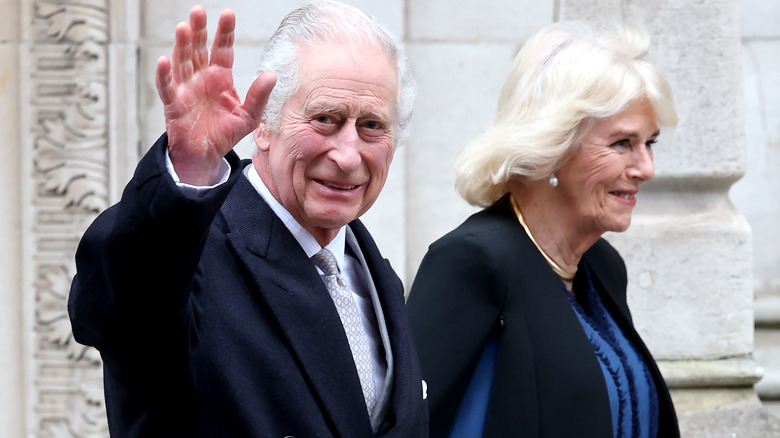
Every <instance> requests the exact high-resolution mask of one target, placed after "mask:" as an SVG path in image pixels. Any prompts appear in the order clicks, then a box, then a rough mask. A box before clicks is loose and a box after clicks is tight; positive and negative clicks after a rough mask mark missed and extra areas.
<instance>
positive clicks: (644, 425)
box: [564, 264, 658, 438]
mask: <svg viewBox="0 0 780 438" xmlns="http://www.w3.org/2000/svg"><path fill="white" fill-rule="evenodd" d="M580 268H581V269H582V268H584V270H585V283H584V286H585V287H583V288H582V290H578V292H577V293H578V298H577V299H575V297H574V296H573V295H572V294H571V293H570V292H569V291H568V290H566V291H565V292H566V296H567V298H568V299H569V302H570V303H571V305H572V308H574V311H575V313H576V314H577V318H579V320H580V324H582V328H583V329H584V330H585V334H586V335H587V336H588V339H589V340H590V342H591V344H592V345H593V350H594V352H595V353H596V357H597V358H598V360H599V364H600V365H601V369H602V372H603V373H604V381H605V383H606V385H607V391H608V393H609V401H610V407H611V410H612V428H613V430H614V432H615V437H616V438H624V437H625V438H629V437H630V438H655V437H656V435H657V433H658V391H657V390H656V387H655V383H654V382H653V377H652V376H651V374H650V370H649V369H648V367H647V364H646V362H645V359H644V358H643V357H642V356H641V354H640V353H639V352H638V351H637V350H636V348H635V347H634V345H633V344H632V343H631V341H629V340H628V339H627V338H626V336H625V335H624V334H623V331H622V330H621V329H620V327H619V326H618V325H617V323H616V322H615V320H614V319H613V318H612V316H611V315H610V314H609V312H608V311H607V309H606V308H605V307H604V304H603V303H602V301H601V297H599V294H598V291H596V288H595V287H594V286H593V279H592V275H591V272H590V270H589V269H588V267H587V265H585V264H582V265H581V267H580ZM564 289H565V288H564Z"/></svg>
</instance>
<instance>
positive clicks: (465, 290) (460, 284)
mask: <svg viewBox="0 0 780 438" xmlns="http://www.w3.org/2000/svg"><path fill="white" fill-rule="evenodd" d="M501 269H502V267H501V263H500V261H499V260H497V255H496V254H495V251H491V250H490V245H488V244H486V243H485V238H484V236H479V237H477V236H475V235H472V234H467V233H451V234H450V235H447V236H445V237H444V238H442V239H441V240H439V241H437V242H436V243H434V244H433V245H431V247H430V248H429V251H428V253H427V254H426V256H425V257H424V259H423V261H422V263H421V265H420V268H419V270H418V272H417V275H416V277H415V280H414V283H413V285H412V289H411V291H410V295H409V301H408V309H409V315H410V318H411V323H412V332H413V335H414V339H415V343H416V346H417V350H418V354H419V356H420V363H421V367H422V372H423V379H425V381H426V383H427V388H428V403H429V407H430V434H431V437H442V436H447V434H448V433H449V430H450V427H451V425H452V423H453V420H454V418H455V415H456V413H457V410H458V406H459V405H460V401H461V400H462V398H463V395H464V393H465V391H466V388H467V386H468V384H469V381H470V379H471V376H472V374H473V373H474V369H475V368H476V365H477V362H478V360H479V357H480V355H481V353H482V351H483V349H484V346H485V344H486V343H487V340H488V339H489V337H490V335H491V333H493V331H494V330H497V329H499V325H500V319H501V309H502V308H503V303H504V300H505V295H506V286H505V284H503V282H504V277H503V276H502V275H500V274H499V272H500V271H501Z"/></svg>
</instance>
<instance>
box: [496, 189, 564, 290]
mask: <svg viewBox="0 0 780 438" xmlns="http://www.w3.org/2000/svg"><path fill="white" fill-rule="evenodd" d="M509 199H510V200H511V201H512V208H513V209H514V210H515V215H517V220H518V221H519V222H520V225H522V226H523V229H524V230H525V234H527V235H528V238H529V239H531V242H533V244H534V245H535V246H536V249H538V250H539V252H540V253H542V256H543V257H544V259H545V260H547V263H549V265H550V267H551V268H552V270H553V271H554V272H555V273H556V274H558V276H559V277H561V278H562V279H563V280H564V281H572V280H574V275H575V274H576V272H575V273H574V274H569V273H568V272H566V271H564V270H563V268H561V267H560V265H558V264H557V263H555V260H553V259H552V258H550V256H548V255H547V253H546V252H544V250H543V249H542V247H541V246H539V244H538V243H537V242H536V239H534V236H533V235H532V234H531V230H529V229H528V225H527V224H526V223H525V219H523V214H522V213H520V207H518V206H517V203H516V202H515V198H513V197H511V196H510V197H509Z"/></svg>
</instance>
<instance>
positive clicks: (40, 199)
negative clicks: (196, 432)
mask: <svg viewBox="0 0 780 438" xmlns="http://www.w3.org/2000/svg"><path fill="white" fill-rule="evenodd" d="M109 6H110V3H109V1H108V0H81V1H79V2H69V1H56V0H51V1H34V2H30V3H27V4H25V6H24V7H25V8H26V10H25V11H24V12H23V16H25V17H28V18H27V19H26V20H24V21H23V24H22V25H23V30H22V32H23V34H24V35H26V36H27V37H28V38H27V44H26V45H25V46H24V47H23V51H22V63H21V64H22V65H23V66H25V67H27V68H28V70H27V71H28V73H29V74H28V75H25V76H24V77H23V78H22V80H21V84H22V86H21V90H22V93H24V94H23V97H22V99H21V107H22V108H23V111H22V121H21V124H22V127H23V129H22V132H23V135H22V138H23V144H22V148H23V151H25V156H23V160H22V161H23V163H22V165H23V169H24V171H23V178H22V183H23V189H24V190H23V193H24V198H23V200H22V205H24V206H25V214H24V216H23V224H24V229H23V235H24V239H25V242H24V248H25V251H26V254H25V257H24V259H25V261H26V263H27V266H26V268H25V275H24V277H23V278H24V281H23V284H24V287H25V292H24V293H25V296H27V297H29V298H30V301H28V302H27V306H25V307H26V318H27V328H28V331H27V333H28V334H29V335H30V336H29V337H28V338H27V339H28V342H29V345H28V348H27V353H28V354H27V358H26V360H27V361H29V363H28V366H26V367H25V368H26V370H27V371H28V373H29V375H28V376H27V379H26V380H27V381H28V384H29V390H28V397H29V401H28V404H27V405H28V409H29V411H28V412H27V415H28V417H29V418H28V419H27V423H28V427H29V428H30V429H31V430H29V435H31V436H33V435H34V436H41V437H99V436H107V431H108V429H107V424H106V417H105V409H104V401H103V400H104V399H103V392H102V373H101V366H100V360H99V359H100V358H99V355H98V354H97V352H96V351H95V350H94V349H92V348H87V347H84V346H81V345H79V344H77V343H76V342H75V341H74V340H73V336H72V332H71V329H70V321H69V320H68V316H67V313H66V302H67V295H68V290H69V288H70V282H71V279H72V277H73V274H74V272H75V266H74V262H73V254H74V253H75V249H76V245H77V244H78V241H79V238H80V237H81V234H82V233H83V231H84V230H85V228H86V227H87V226H88V225H89V223H91V221H92V220H93V219H94V217H95V216H96V214H97V213H98V212H100V211H102V210H103V209H105V208H106V207H107V206H108V203H109V196H108V187H109V184H108V181H109V177H108V174H109V171H110V167H109V161H108V156H109V154H108V118H107V117H108V105H109V104H108V101H107V96H108V56H107V53H108V49H107V46H108V43H109V33H108V27H109V20H108V17H109V9H108V8H109ZM28 14H29V15H28ZM26 288H29V289H26Z"/></svg>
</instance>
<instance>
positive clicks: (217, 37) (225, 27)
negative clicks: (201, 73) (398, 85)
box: [210, 9, 236, 68]
mask: <svg viewBox="0 0 780 438" xmlns="http://www.w3.org/2000/svg"><path fill="white" fill-rule="evenodd" d="M235 29H236V14H235V13H233V11H231V10H230V9H225V10H224V11H222V14H220V16H219V23H217V32H216V33H215V34H214V42H213V43H212V45H211V61H210V64H211V65H218V66H221V67H225V68H233V40H234V39H235Z"/></svg>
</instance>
